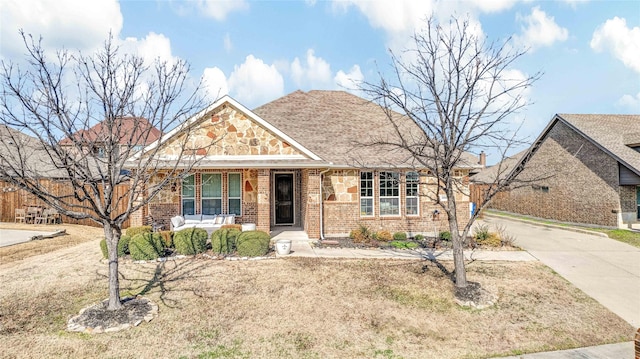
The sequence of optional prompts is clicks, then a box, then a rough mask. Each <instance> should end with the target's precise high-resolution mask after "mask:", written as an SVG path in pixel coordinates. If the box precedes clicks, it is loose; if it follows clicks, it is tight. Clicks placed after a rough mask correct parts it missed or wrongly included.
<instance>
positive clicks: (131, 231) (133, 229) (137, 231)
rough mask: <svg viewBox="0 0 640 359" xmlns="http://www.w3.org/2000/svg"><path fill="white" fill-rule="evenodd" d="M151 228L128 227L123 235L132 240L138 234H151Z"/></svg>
mask: <svg viewBox="0 0 640 359" xmlns="http://www.w3.org/2000/svg"><path fill="white" fill-rule="evenodd" d="M151 232H152V231H151V226H138V227H129V228H127V232H126V233H125V234H126V235H127V236H129V237H131V238H133V237H135V236H136V235H137V234H140V233H151Z"/></svg>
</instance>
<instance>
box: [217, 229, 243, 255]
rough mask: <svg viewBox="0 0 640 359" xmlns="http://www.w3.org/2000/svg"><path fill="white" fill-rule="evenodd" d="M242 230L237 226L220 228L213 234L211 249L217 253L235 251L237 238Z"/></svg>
mask: <svg viewBox="0 0 640 359" xmlns="http://www.w3.org/2000/svg"><path fill="white" fill-rule="evenodd" d="M240 233H241V232H240V231H239V230H237V229H236V228H224V227H223V228H220V229H218V230H217V231H215V232H213V233H212V234H211V250H212V251H213V252H214V253H217V254H229V253H233V251H235V249H236V238H237V237H238V235H239V234H240Z"/></svg>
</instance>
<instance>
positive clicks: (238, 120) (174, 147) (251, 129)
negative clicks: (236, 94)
mask: <svg viewBox="0 0 640 359" xmlns="http://www.w3.org/2000/svg"><path fill="white" fill-rule="evenodd" d="M203 117H204V118H203V120H202V122H201V123H200V124H199V126H198V127H196V128H194V129H193V130H192V131H191V132H190V134H189V136H188V137H187V136H186V135H181V136H177V137H176V139H175V140H174V141H172V142H171V143H169V144H167V145H166V146H165V147H164V148H163V150H162V153H163V154H165V155H177V154H179V153H181V151H182V149H183V148H188V149H193V151H194V152H195V153H196V154H197V155H209V156H234V155H297V154H299V153H298V151H296V150H295V149H294V148H293V147H291V145H290V144H288V143H287V142H284V141H282V140H281V139H279V138H277V137H275V136H274V135H273V134H272V133H270V132H269V131H268V130H267V129H265V128H263V127H261V126H259V125H258V124H257V123H256V122H254V121H253V120H251V119H250V118H248V117H247V116H246V115H245V114H244V113H242V112H240V111H238V110H236V109H235V108H234V107H232V106H229V105H223V107H222V108H217V109H215V110H213V111H212V112H210V113H209V114H207V115H205V116H203Z"/></svg>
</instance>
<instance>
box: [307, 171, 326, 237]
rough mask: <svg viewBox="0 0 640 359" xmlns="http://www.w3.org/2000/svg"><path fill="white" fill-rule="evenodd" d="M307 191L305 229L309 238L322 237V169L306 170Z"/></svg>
mask: <svg viewBox="0 0 640 359" xmlns="http://www.w3.org/2000/svg"><path fill="white" fill-rule="evenodd" d="M305 172H306V177H307V178H306V182H307V186H306V187H307V193H305V194H303V195H305V196H306V208H305V211H304V214H305V218H304V231H305V232H307V234H308V235H309V238H314V239H319V238H320V211H321V210H322V201H321V199H320V185H321V183H320V170H318V169H309V170H306V171H305Z"/></svg>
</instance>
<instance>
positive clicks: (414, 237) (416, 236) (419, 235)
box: [413, 234, 424, 241]
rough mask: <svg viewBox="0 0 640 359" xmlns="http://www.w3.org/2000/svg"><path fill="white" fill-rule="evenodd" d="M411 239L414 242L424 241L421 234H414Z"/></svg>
mask: <svg viewBox="0 0 640 359" xmlns="http://www.w3.org/2000/svg"><path fill="white" fill-rule="evenodd" d="M413 239H415V240H416V241H422V240H424V236H423V235H422V234H416V235H415V236H413Z"/></svg>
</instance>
